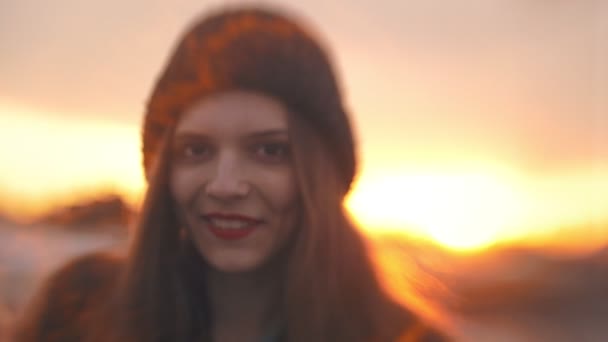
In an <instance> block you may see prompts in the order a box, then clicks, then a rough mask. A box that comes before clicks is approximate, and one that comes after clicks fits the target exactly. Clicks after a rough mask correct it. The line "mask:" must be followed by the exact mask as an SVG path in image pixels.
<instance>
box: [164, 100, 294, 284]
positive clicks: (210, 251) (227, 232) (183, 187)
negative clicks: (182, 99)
mask: <svg viewBox="0 0 608 342" xmlns="http://www.w3.org/2000/svg"><path fill="white" fill-rule="evenodd" d="M288 134H289V132H288V125H287V111H286V109H285V108H284V107H283V106H282V105H281V103H280V102H278V101H277V100H275V99H273V98H271V97H267V96H264V95H259V94H256V93H251V92H242V91H238V92H237V91H235V92H227V93H222V94H218V95H214V96H210V97H208V98H205V99H203V100H202V101H200V102H197V103H195V104H194V105H193V106H191V107H189V108H188V109H187V110H186V111H185V112H184V113H183V114H182V117H181V119H180V121H179V122H178V123H177V126H176V130H175V135H174V140H173V148H172V171H171V178H170V186H171V192H172V195H173V199H174V201H175V203H176V208H177V212H178V216H179V217H180V220H181V222H182V224H183V225H185V228H186V229H187V231H188V235H189V236H190V238H191V239H193V241H194V244H195V246H196V247H197V249H198V251H199V253H201V255H202V256H203V257H204V258H205V260H206V261H207V263H208V264H209V265H210V266H211V267H213V268H215V269H216V270H218V271H222V272H246V271H252V270H255V269H257V268H258V267H260V266H261V265H263V264H264V263H265V262H266V261H267V260H269V258H271V257H272V256H273V255H274V254H275V253H276V252H277V251H278V250H279V249H280V248H281V247H282V246H283V245H284V244H285V242H286V240H287V239H288V237H289V236H290V234H291V233H292V231H293V230H294V227H295V224H296V223H295V221H296V211H297V197H298V189H297V185H296V180H295V175H294V170H293V167H292V163H291V158H290V148H289V140H288Z"/></svg>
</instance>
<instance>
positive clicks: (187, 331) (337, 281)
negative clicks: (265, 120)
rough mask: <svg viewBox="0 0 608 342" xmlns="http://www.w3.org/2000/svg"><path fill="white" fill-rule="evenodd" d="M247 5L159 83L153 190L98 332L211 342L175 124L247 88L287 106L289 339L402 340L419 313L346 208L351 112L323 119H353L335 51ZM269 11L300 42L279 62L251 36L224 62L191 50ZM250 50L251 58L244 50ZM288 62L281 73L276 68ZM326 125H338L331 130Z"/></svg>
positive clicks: (183, 47)
mask: <svg viewBox="0 0 608 342" xmlns="http://www.w3.org/2000/svg"><path fill="white" fill-rule="evenodd" d="M237 12H238V13H236V14H235V12H232V13H231V15H229V16H237V14H238V15H241V16H242V17H243V16H244V17H245V18H246V20H245V21H244V24H243V21H241V22H240V26H235V27H231V26H227V27H228V28H226V27H224V28H223V29H221V30H220V29H219V28H218V27H221V25H223V24H225V22H223V21H222V20H221V18H225V16H222V15H220V16H216V17H212V18H211V19H209V20H207V21H205V22H204V24H200V25H199V26H197V27H195V29H193V30H191V31H190V33H189V34H188V35H186V37H185V38H184V39H183V40H182V42H181V43H180V45H178V48H177V50H176V52H175V53H174V55H173V57H172V58H171V59H170V61H169V65H168V67H167V69H166V70H165V73H164V74H163V75H162V76H161V78H160V79H159V81H158V83H157V86H156V88H155V90H154V92H153V95H152V98H151V100H150V104H149V108H148V114H147V117H146V123H145V126H144V159H145V160H144V163H145V166H146V170H147V178H148V181H149V188H148V191H147V194H146V198H145V203H144V206H143V210H142V213H141V216H140V222H139V224H138V227H137V230H136V233H135V236H134V238H133V241H132V246H131V249H130V252H129V254H128V256H127V258H126V262H125V265H124V267H123V269H122V271H121V275H120V277H119V279H118V281H117V283H116V288H115V291H114V295H113V297H112V298H111V299H110V300H109V301H108V303H107V305H106V306H105V308H104V310H103V312H102V314H101V316H100V319H99V320H98V321H99V322H100V323H99V326H98V328H99V329H94V331H93V333H92V334H91V340H92V341H116V342H118V341H134V342H137V341H183V342H186V341H188V342H191V341H194V340H197V341H210V331H209V330H210V326H211V320H212V317H211V316H210V313H209V311H208V307H207V303H206V299H205V281H204V273H203V267H202V265H203V261H202V260H201V256H200V255H199V254H198V253H197V251H196V250H195V249H194V248H193V247H192V245H191V243H190V241H189V240H188V239H187V238H184V237H183V236H182V235H181V234H180V229H179V228H180V227H179V223H178V220H177V217H176V214H175V210H174V208H173V205H174V204H173V200H172V196H171V192H170V189H169V176H170V172H171V166H170V164H171V143H172V134H173V133H172V127H174V123H175V121H176V120H178V115H179V112H180V111H181V110H183V108H184V107H185V106H186V105H188V104H189V103H192V101H193V100H195V99H197V98H200V97H201V96H205V95H207V94H209V93H211V92H218V91H224V90H228V89H232V88H237V89H243V90H250V91H257V92H262V93H264V94H267V95H269V96H273V97H275V98H277V99H278V100H279V101H280V102H281V103H283V104H284V105H285V107H286V108H287V109H288V112H289V119H288V120H289V136H290V140H291V145H292V155H293V167H294V168H295V170H296V174H297V182H298V187H299V191H300V204H301V208H300V209H301V213H300V214H301V220H300V222H299V227H298V229H297V231H296V234H295V236H294V237H293V240H292V241H291V243H290V244H289V246H288V249H287V250H285V251H284V253H285V254H286V258H285V259H286V260H287V261H286V263H285V264H284V267H286V269H285V273H284V274H285V279H281V280H280V281H281V283H282V285H283V291H282V292H283V294H282V296H283V298H282V301H281V303H282V305H283V309H282V312H283V314H284V317H283V323H284V327H283V340H285V341H289V342H297V341H302V342H309V341H319V342H323V341H327V342H329V341H349V342H350V341H353V342H356V341H362V342H363V341H366V342H367V341H392V340H394V339H396V337H397V335H398V334H399V332H400V330H403V329H407V327H408V326H409V325H410V324H412V323H413V322H415V321H416V320H417V318H416V317H415V315H413V314H412V313H411V312H410V311H409V310H407V309H406V308H404V307H401V306H399V305H397V304H396V303H394V302H393V301H392V300H391V299H390V298H389V296H388V295H386V294H385V293H384V292H383V290H382V288H381V286H380V284H379V282H378V280H377V277H376V274H375V271H374V267H373V264H372V262H371V259H370V257H369V256H368V253H367V248H366V245H365V240H364V239H363V238H362V236H360V234H359V232H358V230H357V229H356V228H355V227H354V226H353V224H352V223H351V222H350V220H349V218H348V215H346V213H345V211H344V208H343V206H342V201H343V199H344V196H345V194H346V193H347V192H348V189H349V185H350V183H351V181H352V177H353V175H354V165H355V161H354V144H353V139H352V135H351V130H350V127H349V126H348V122H347V121H344V120H345V119H343V121H344V122H346V125H333V126H332V125H331V122H329V124H327V123H321V124H319V120H321V121H322V120H329V121H331V120H334V119H335V117H336V116H335V115H338V116H345V113H344V108H343V104H342V99H341V95H340V92H339V90H338V87H337V82H336V79H335V76H334V74H333V71H332V69H331V67H330V65H329V62H328V59H327V56H326V55H325V54H324V53H323V51H322V50H320V48H319V47H318V46H317V45H316V44H315V43H314V41H312V40H311V39H310V38H309V37H308V36H307V35H303V34H301V33H298V32H300V31H299V29H297V30H296V29H294V27H296V26H291V25H292V24H289V23H290V22H289V21H287V20H286V19H284V18H281V17H279V16H277V15H275V14H272V13H271V12H267V11H262V10H240V11H237ZM242 17H241V18H242ZM259 18H262V19H263V21H264V20H265V21H264V22H265V23H266V24H268V23H272V25H273V26H272V30H279V31H280V34H279V36H280V37H281V39H285V40H291V41H292V42H293V44H292V48H291V50H289V51H284V48H282V49H280V50H277V51H275V52H276V54H275V55H273V57H277V58H278V60H272V59H271V60H264V58H263V57H267V56H266V55H260V56H257V57H256V53H258V52H259V51H260V49H261V50H264V47H260V45H259V44H252V45H246V44H245V45H243V44H244V43H243V42H239V43H238V44H237V46H236V48H235V49H236V50H234V51H233V54H232V55H231V54H228V55H227V56H226V53H225V52H223V53H224V54H223V55H222V56H223V57H225V58H222V59H220V60H218V59H217V58H216V59H213V60H211V62H209V61H207V62H204V61H199V60H198V59H197V60H196V63H194V62H193V61H191V60H190V59H191V58H190V59H188V56H189V55H191V54H192V53H193V52H192V49H200V47H198V46H197V44H200V40H201V39H203V38H201V37H204V39H203V40H204V41H205V43H204V44H207V45H210V46H211V47H209V49H211V50H213V49H217V48H219V47H218V46H219V45H222V44H223V43H222V41H221V39H220V40H214V39H215V38H217V37H218V35H219V34H216V35H215V36H214V34H212V33H210V32H216V31H217V32H222V33H221V35H227V34H233V33H234V32H233V31H234V30H236V31H238V30H240V29H243V30H247V27H248V25H249V26H251V25H253V26H255V25H256V20H258V19H259ZM201 27H202V28H201ZM243 27H244V28H243ZM197 28H198V29H197ZM296 28H297V27H296ZM231 30H233V31H231ZM226 32H228V33H226ZM285 32H287V33H285ZM293 32H296V34H294V33H293ZM237 33H238V32H237ZM283 33H285V34H283ZM206 35H207V36H206ZM209 35H210V37H211V38H210V37H209ZM221 35H219V36H221ZM273 39H274V38H273ZM265 42H266V43H268V41H266V40H264V39H262V40H260V41H259V42H258V43H260V44H262V45H263V44H265ZM243 49H245V50H246V51H243ZM247 49H248V50H247ZM293 49H296V50H293ZM222 51H225V50H222ZM247 53H250V54H251V55H248V56H241V55H243V54H245V55H246V54H247ZM203 54H204V53H203ZM190 57H191V56H190ZM245 57H246V58H245ZM244 58H245V59H244ZM283 62H285V63H284V64H283V65H282V66H281V67H280V70H281V72H280V73H278V74H277V73H276V69H275V68H274V67H273V68H270V67H271V66H273V65H274V64H276V63H283ZM188 63H190V64H188ZM192 63H194V64H192ZM205 63H206V64H205ZM231 63H232V64H231ZM212 67H213V70H211V69H210V68H212ZM201 68H202V69H205V70H206V72H207V73H206V74H204V75H203V77H199V76H200V75H198V76H197V75H195V74H196V73H197V72H200V69H201ZM155 113H156V114H155ZM332 114H335V115H334V116H333V119H332ZM311 117H312V118H313V119H311ZM328 118H329V119H328ZM315 120H317V121H315ZM319 127H334V128H336V127H337V129H336V131H333V132H324V131H323V130H320V129H319ZM340 151H345V152H344V153H339V152H340Z"/></svg>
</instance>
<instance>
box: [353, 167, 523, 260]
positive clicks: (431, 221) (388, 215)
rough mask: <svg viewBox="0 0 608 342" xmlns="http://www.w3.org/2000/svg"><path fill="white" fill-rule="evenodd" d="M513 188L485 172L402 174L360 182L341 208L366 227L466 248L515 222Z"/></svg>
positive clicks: (494, 236) (516, 209)
mask: <svg viewBox="0 0 608 342" xmlns="http://www.w3.org/2000/svg"><path fill="white" fill-rule="evenodd" d="M515 189H516V187H515V186H514V185H513V182H512V181H509V180H508V179H506V178H505V179H501V178H498V177H496V176H493V175H492V174H491V173H479V172H461V171H458V172H445V173H440V172H427V173H402V174H393V175H384V176H376V177H369V178H367V179H361V180H360V182H359V183H358V186H357V187H356V188H355V191H354V192H353V194H352V195H351V196H350V197H349V198H348V199H347V202H346V206H347V208H348V209H349V210H350V211H351V212H352V213H353V215H354V216H355V218H356V219H357V220H358V221H359V222H360V223H362V224H363V226H364V227H367V228H368V229H369V228H372V229H374V230H376V229H378V230H404V229H405V230H408V231H411V232H413V233H414V234H418V235H422V236H426V237H429V238H431V239H432V240H434V241H436V242H438V243H440V244H442V245H444V246H446V247H449V248H453V249H460V250H468V249H477V248H483V247H485V246H487V245H489V244H491V243H493V242H494V241H495V240H496V239H497V238H498V237H499V236H500V235H501V234H502V233H503V232H504V231H505V230H506V229H507V228H508V227H510V226H513V225H515V224H517V220H518V219H519V218H518V215H517V214H518V212H519V204H518V203H519V202H518V200H517V199H518V197H520V196H518V194H517V193H516V191H515ZM364 229H365V228H364Z"/></svg>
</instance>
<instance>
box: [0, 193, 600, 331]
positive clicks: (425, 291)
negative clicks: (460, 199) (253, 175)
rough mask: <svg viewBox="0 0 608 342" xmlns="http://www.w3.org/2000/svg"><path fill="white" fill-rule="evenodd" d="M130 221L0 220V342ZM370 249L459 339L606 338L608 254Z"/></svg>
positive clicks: (98, 210) (84, 214) (122, 238)
mask: <svg viewBox="0 0 608 342" xmlns="http://www.w3.org/2000/svg"><path fill="white" fill-rule="evenodd" d="M134 216H135V211H134V210H133V209H131V208H129V207H127V206H126V205H125V204H124V203H123V202H122V201H121V200H120V198H118V197H111V196H110V197H106V198H102V199H97V200H94V201H90V202H87V203H82V204H78V205H73V206H69V207H66V208H59V209H57V210H55V211H54V212H52V213H49V214H47V215H43V216H42V217H40V218H39V219H37V220H35V221H34V222H32V223H31V224H28V225H22V224H17V223H15V222H11V220H9V219H7V218H5V217H4V218H3V217H0V338H1V333H2V331H6V329H7V327H8V326H9V325H10V321H11V319H12V318H13V317H14V316H15V315H16V314H18V312H19V310H20V309H21V308H22V307H23V305H24V303H26V302H27V300H28V299H29V298H30V296H31V294H32V293H33V292H34V291H35V290H36V288H37V286H39V284H40V282H41V280H42V279H44V277H45V276H47V275H48V274H49V273H50V272H52V271H53V270H54V269H56V268H57V267H59V266H60V265H61V264H63V263H64V262H66V261H67V260H68V259H69V258H72V257H74V256H76V255H80V254H83V253H86V252H89V251H92V250H98V249H109V248H118V249H120V248H124V247H125V246H126V242H127V237H128V227H129V225H130V224H132V222H133V218H134ZM372 241H373V242H374V244H373V245H374V246H376V248H377V250H379V251H381V252H382V253H383V255H385V256H389V257H390V258H391V260H396V261H397V262H398V263H402V264H403V266H402V267H401V270H403V274H401V275H400V276H402V277H403V278H404V279H407V280H410V281H411V282H412V283H413V287H414V288H416V289H417V292H418V295H419V296H421V297H424V298H425V299H427V300H428V301H429V302H431V303H434V305H436V307H438V308H439V309H440V311H441V312H443V314H444V315H445V316H447V317H448V319H449V321H451V322H453V323H454V325H455V327H456V328H457V329H458V330H459V331H460V335H461V336H462V338H461V340H462V341H488V342H502V341H505V342H506V341H521V342H527V341H530V342H535V341H558V342H559V341H564V342H565V341H589V342H595V341H598V342H600V341H607V340H608V247H605V248H603V249H597V250H594V251H588V252H587V253H584V254H568V255H560V254H555V253H553V254H550V253H547V252H545V251H542V250H537V249H532V248H524V247H518V246H503V247H500V248H498V247H497V248H490V249H488V250H486V251H481V252H476V253H469V254H463V253H455V252H451V251H448V250H445V249H442V248H439V247H437V246H434V245H432V244H424V243H418V242H415V241H414V240H411V239H409V238H407V237H405V236H400V235H394V234H393V235H382V236H374V237H373V238H372ZM431 280H432V281H431Z"/></svg>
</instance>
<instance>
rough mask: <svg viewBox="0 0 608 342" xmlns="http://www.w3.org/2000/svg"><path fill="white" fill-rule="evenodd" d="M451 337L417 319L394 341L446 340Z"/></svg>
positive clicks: (444, 341)
mask: <svg viewBox="0 0 608 342" xmlns="http://www.w3.org/2000/svg"><path fill="white" fill-rule="evenodd" d="M448 341H451V339H450V338H449V337H448V336H447V335H445V334H444V333H442V332H440V331H439V330H437V329H436V328H434V327H432V326H430V325H428V324H426V323H424V322H422V321H418V322H416V323H414V324H412V325H411V326H409V327H408V328H407V329H405V330H404V331H403V332H402V334H401V335H400V336H399V338H398V339H397V340H396V342H448Z"/></svg>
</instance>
